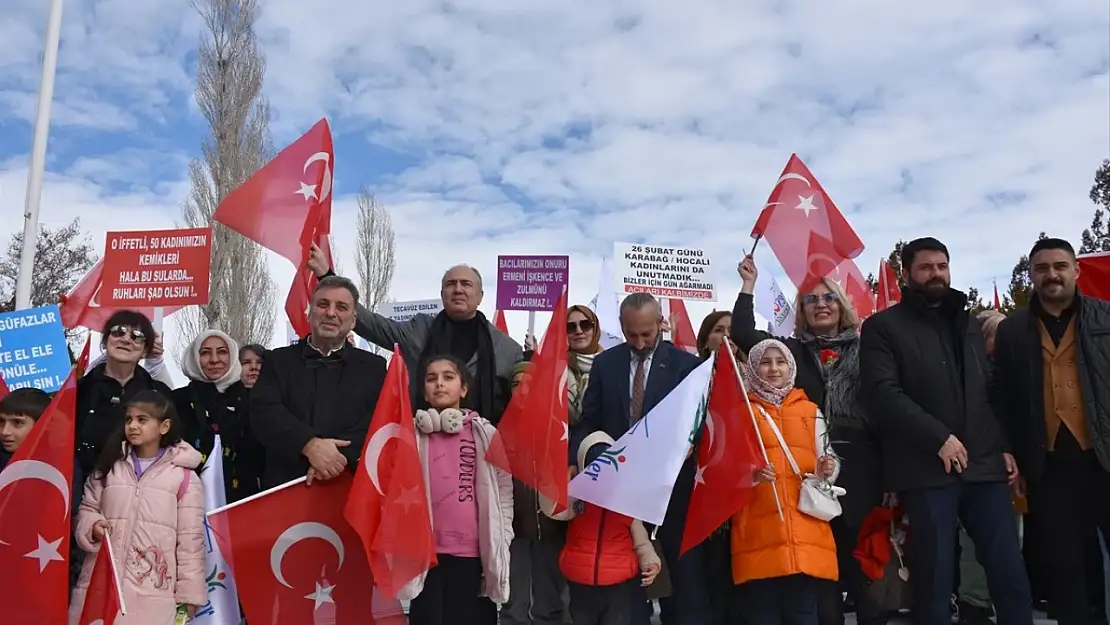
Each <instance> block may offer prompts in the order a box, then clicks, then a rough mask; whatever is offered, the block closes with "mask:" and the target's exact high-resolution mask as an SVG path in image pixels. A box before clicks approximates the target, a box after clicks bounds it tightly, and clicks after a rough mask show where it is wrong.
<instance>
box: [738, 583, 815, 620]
mask: <svg viewBox="0 0 1110 625" xmlns="http://www.w3.org/2000/svg"><path fill="white" fill-rule="evenodd" d="M823 581H825V580H819V579H817V578H814V577H810V576H808V575H787V576H786V577H772V578H769V579H757V580H753V581H750V582H745V583H743V584H740V585H739V586H737V587H736V604H737V606H738V607H739V608H740V609H739V610H738V612H737V621H736V622H737V623H738V625H817V623H818V616H817V602H818V593H820V592H821V588H822V583H821V582H823Z"/></svg>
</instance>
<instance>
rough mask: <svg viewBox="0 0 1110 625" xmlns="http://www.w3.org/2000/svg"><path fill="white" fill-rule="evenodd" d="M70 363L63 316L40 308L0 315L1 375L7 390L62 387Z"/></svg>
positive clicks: (56, 308) (49, 308)
mask: <svg viewBox="0 0 1110 625" xmlns="http://www.w3.org/2000/svg"><path fill="white" fill-rule="evenodd" d="M71 368H72V364H71V363H70V361H69V347H68V346H67V345H66V331H65V329H64V328H62V314H61V313H60V312H58V307H57V306H43V307H42V308H31V309H27V310H17V311H15V312H9V313H3V314H0V375H3V376H4V381H5V382H6V383H7V384H8V388H9V389H10V390H13V391H14V390H15V389H17V388H27V387H32V388H37V389H41V390H43V391H46V392H47V393H53V392H55V391H57V390H58V389H60V388H62V384H63V383H65V381H66V377H67V376H69V370H70V369H71Z"/></svg>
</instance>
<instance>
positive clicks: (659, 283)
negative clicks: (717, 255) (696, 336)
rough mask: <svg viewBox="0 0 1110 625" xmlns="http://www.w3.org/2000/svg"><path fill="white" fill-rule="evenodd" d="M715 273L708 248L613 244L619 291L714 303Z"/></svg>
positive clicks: (615, 279)
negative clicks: (707, 251) (706, 249)
mask: <svg viewBox="0 0 1110 625" xmlns="http://www.w3.org/2000/svg"><path fill="white" fill-rule="evenodd" d="M713 276H714V273H713V264H712V263H711V262H710V260H709V254H707V253H706V252H705V250H700V249H696V248H692V247H670V246H664V245H641V244H632V243H614V244H613V280H614V286H615V288H616V290H617V292H618V293H651V294H652V295H654V296H656V297H670V298H676V299H683V300H691V301H695V302H713V301H716V300H717V287H716V284H714V278H713Z"/></svg>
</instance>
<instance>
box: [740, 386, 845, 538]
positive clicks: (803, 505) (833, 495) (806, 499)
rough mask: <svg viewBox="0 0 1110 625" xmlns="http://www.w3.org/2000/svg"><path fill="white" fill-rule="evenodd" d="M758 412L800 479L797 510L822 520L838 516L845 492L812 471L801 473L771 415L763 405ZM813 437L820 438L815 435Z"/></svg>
mask: <svg viewBox="0 0 1110 625" xmlns="http://www.w3.org/2000/svg"><path fill="white" fill-rule="evenodd" d="M759 412H760V413H762V414H763V418H764V419H766V420H767V425H768V426H770V428H771V432H773V433H774V435H775V438H776V439H778V441H779V447H780V448H782V453H783V454H784V455H785V456H786V461H787V462H788V463H790V469H791V470H792V471H794V474H795V475H797V476H798V478H799V479H800V480H801V481H802V490H801V492H800V493H799V494H798V510H799V511H800V512H802V513H803V514H807V515H809V516H811V517H813V518H815V519H820V520H822V521H831V520H833V519H835V518H836V517H838V516H840V515H841V513H842V512H843V509H842V508H841V507H840V501H839V499H838V498H839V497H840V496H841V495H844V494H846V493H847V491H845V490H844V489H843V488H841V487H839V486H836V485H835V484H833V483H832V482H830V481H829V480H827V479H823V478H820V477H817V476H816V475H814V474H812V473H806V474H802V471H801V469H799V468H798V463H797V462H796V461H795V460H794V454H792V453H790V447H789V446H788V445H787V444H786V439H784V438H783V437H782V432H780V431H779V426H778V425H777V424H776V423H775V420H774V419H772V418H771V415H769V414H767V411H766V410H765V409H764V408H763V406H759ZM815 438H818V439H819V438H820V437H819V436H818V437H815ZM821 446H822V443H821V441H820V440H818V441H817V448H818V449H820V448H821Z"/></svg>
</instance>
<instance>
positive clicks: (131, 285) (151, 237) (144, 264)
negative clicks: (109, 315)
mask: <svg viewBox="0 0 1110 625" xmlns="http://www.w3.org/2000/svg"><path fill="white" fill-rule="evenodd" d="M211 265H212V229H211V228H190V229H183V230H146V231H139V232H109V233H108V239H107V241H106V243H105V245H104V271H103V273H102V274H101V275H102V280H103V282H102V283H101V287H100V305H101V306H106V307H117V308H126V307H129V306H131V307H136V306H155V307H158V306H163V307H166V306H189V305H191V304H207V303H208V282H209V275H208V273H209V271H210V270H211Z"/></svg>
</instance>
